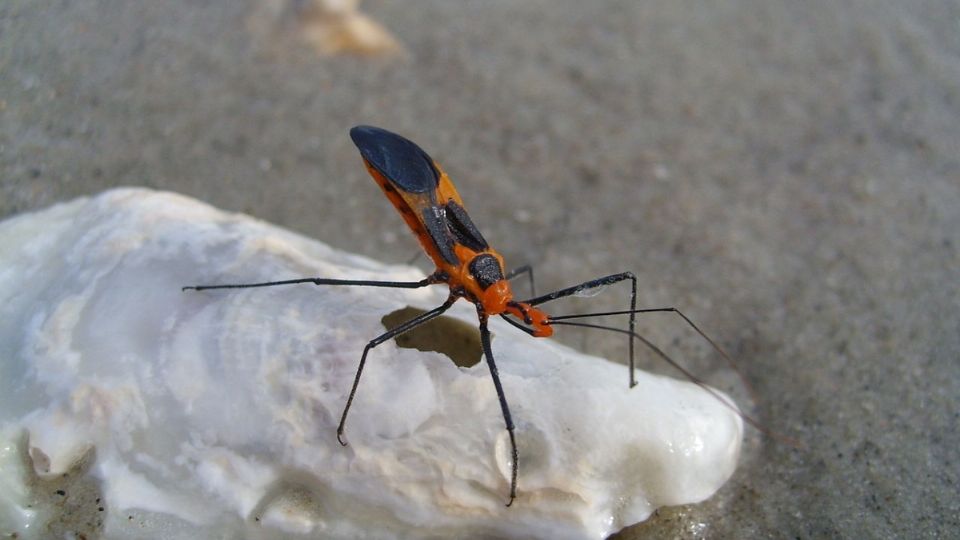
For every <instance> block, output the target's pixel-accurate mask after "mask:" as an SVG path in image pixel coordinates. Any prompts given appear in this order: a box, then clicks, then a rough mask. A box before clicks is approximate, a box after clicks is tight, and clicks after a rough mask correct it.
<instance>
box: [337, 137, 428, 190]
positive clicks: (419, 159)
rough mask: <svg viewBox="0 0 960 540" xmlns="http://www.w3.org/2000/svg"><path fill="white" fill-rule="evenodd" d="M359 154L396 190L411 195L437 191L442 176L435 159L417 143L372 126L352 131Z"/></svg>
mask: <svg viewBox="0 0 960 540" xmlns="http://www.w3.org/2000/svg"><path fill="white" fill-rule="evenodd" d="M350 138H351V139H353V144H355V145H357V148H359V149H360V155H361V156H363V159H365V160H367V163H369V164H370V165H371V166H373V168H375V169H376V170H377V171H379V172H380V174H382V175H383V176H384V178H386V179H387V180H389V181H390V182H391V183H393V184H394V185H395V186H396V187H397V188H399V189H400V190H402V191H406V192H408V193H428V192H432V191H435V190H436V189H437V184H438V183H439V181H440V174H439V173H438V172H437V170H436V168H434V166H433V160H432V159H430V156H428V155H427V153H426V152H424V151H423V149H421V148H420V147H419V146H417V145H416V144H415V143H413V142H412V141H410V140H409V139H406V138H404V137H401V136H400V135H397V134H396V133H391V132H389V131H387V130H385V129H381V128H378V127H373V126H356V127H354V128H353V129H351V130H350Z"/></svg>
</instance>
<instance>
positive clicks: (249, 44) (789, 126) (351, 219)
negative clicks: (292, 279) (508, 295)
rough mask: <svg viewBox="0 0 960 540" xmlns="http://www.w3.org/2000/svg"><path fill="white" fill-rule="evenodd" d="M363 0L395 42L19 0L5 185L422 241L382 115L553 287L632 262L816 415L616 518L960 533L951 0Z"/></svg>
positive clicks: (663, 533)
mask: <svg viewBox="0 0 960 540" xmlns="http://www.w3.org/2000/svg"><path fill="white" fill-rule="evenodd" d="M360 8H361V9H362V11H363V12H364V13H365V14H367V15H368V16H369V17H370V18H371V19H372V20H374V21H378V22H379V23H381V24H382V25H383V26H384V27H386V28H387V29H388V30H389V31H390V32H391V33H392V34H393V35H394V36H395V38H396V39H397V41H398V42H399V44H400V45H401V46H402V47H403V49H404V52H402V53H400V54H393V55H385V56H384V55H379V56H378V55H357V54H333V55H330V54H326V53H329V52H331V50H332V48H335V46H333V47H329V46H327V45H329V43H328V44H327V45H325V44H324V43H322V42H320V41H318V39H322V36H321V38H317V35H316V32H321V33H322V32H323V31H324V30H323V28H320V29H319V30H318V29H317V26H316V24H321V26H322V24H325V23H316V20H317V18H318V17H320V18H321V19H322V14H321V15H317V13H316V8H315V7H311V6H310V5H309V4H308V0H300V1H299V2H297V1H285V0H244V1H239V2H238V1H228V0H216V1H210V2H190V1H182V0H181V1H163V2H126V1H119V0H115V1H109V0H75V1H69V2H65V1H51V0H5V1H3V2H2V3H0V216H9V215H12V214H15V213H19V212H25V211H30V210H34V209H39V208H42V207H45V206H47V205H50V204H52V203H56V202H59V201H65V200H68V199H71V198H74V197H77V196H82V195H90V194H94V193H97V192H100V191H102V190H105V189H108V188H111V187H114V186H119V185H139V186H149V187H152V188H156V189H164V190H172V191H177V192H181V193H184V194H187V195H190V196H193V197H197V198H199V199H202V200H205V201H208V202H210V203H211V204H214V205H216V206H219V207H222V208H225V209H230V210H235V211H241V212H247V213H250V214H252V215H254V216H257V217H259V218H262V219H264V220H268V221H271V222H275V223H278V224H280V225H283V226H286V227H289V228H291V229H294V230H297V231H299V232H302V233H304V234H306V235H309V236H312V237H316V238H318V239H320V240H323V241H325V242H327V243H329V244H331V245H333V246H336V247H339V248H343V249H347V250H350V251H354V252H359V253H362V254H366V255H369V256H372V257H376V258H378V259H382V260H385V261H388V262H403V261H406V260H408V259H410V257H411V256H412V255H413V254H414V253H416V252H417V246H416V244H415V243H414V241H413V240H412V239H411V238H409V237H408V236H409V235H408V234H407V232H406V231H405V230H404V229H403V227H402V224H401V221H400V219H399V218H398V217H397V216H396V215H395V213H394V211H393V209H392V208H391V207H390V206H389V205H388V203H387V201H386V200H385V199H384V198H383V196H382V195H381V193H380V192H379V190H378V189H377V188H376V186H375V185H374V184H373V183H372V181H371V180H370V179H369V178H368V176H367V174H366V172H365V171H364V169H363V167H362V166H361V164H360V161H359V157H358V155H357V153H356V150H355V148H354V146H353V145H352V143H351V142H350V140H349V138H348V137H347V130H348V129H349V128H350V127H351V126H352V125H355V124H359V123H369V124H375V125H380V126H383V127H386V128H388V129H391V130H394V131H397V132H400V133H403V134H405V135H407V136H409V137H410V138H412V139H413V140H415V141H417V142H418V143H419V144H421V145H422V146H423V147H424V148H425V149H426V150H427V151H428V152H429V153H430V154H431V155H433V157H434V158H436V159H437V160H438V161H439V162H440V163H441V164H442V165H443V166H444V167H445V169H446V170H447V172H448V173H450V175H451V177H452V178H453V179H454V181H455V182H456V183H457V186H458V188H459V190H460V193H461V195H463V198H464V200H465V202H466V204H467V207H468V209H469V210H470V212H471V215H472V216H473V218H474V220H475V221H476V222H477V223H478V224H479V225H480V227H481V229H482V230H483V232H484V235H485V236H486V237H487V239H488V240H490V241H491V243H493V244H494V245H495V246H497V247H498V249H500V251H501V252H502V253H503V254H504V255H505V256H506V257H507V260H508V261H511V262H512V263H514V264H516V265H519V264H523V263H531V264H533V265H534V266H535V268H536V272H537V279H538V286H539V288H540V289H541V290H548V289H553V288H558V287H561V286H565V285H569V284H573V283H577V282H580V281H583V280H585V279H588V278H592V277H595V276H599V275H604V274H609V273H614V272H619V271H623V270H632V271H633V272H635V273H636V274H637V275H638V277H639V278H640V280H641V284H640V289H641V304H642V305H644V306H649V307H660V306H668V305H673V306H677V307H680V308H681V309H683V310H685V311H686V312H687V314H688V315H690V316H691V317H692V318H694V320H696V321H697V322H698V323H699V324H700V325H701V326H702V327H703V328H704V329H705V330H706V331H707V332H708V333H709V334H711V335H712V336H714V337H715V338H716V339H718V341H720V342H721V343H722V344H723V345H724V346H725V347H727V348H728V350H729V351H731V352H732V353H733V355H734V356H735V357H736V359H737V361H738V362H739V364H740V365H741V368H742V369H743V370H744V372H745V373H746V376H747V378H748V379H749V380H750V382H751V383H752V384H753V385H754V387H755V388H756V391H757V394H758V401H757V403H755V404H754V405H751V404H750V401H749V398H748V395H747V393H746V391H745V390H744V389H743V387H742V386H740V385H739V384H738V383H737V378H736V376H735V374H733V373H731V372H730V370H729V369H727V368H726V367H724V365H723V364H722V362H721V361H720V360H719V359H717V358H716V357H713V356H711V355H710V354H709V350H708V348H707V346H706V345H705V344H704V343H702V342H701V341H700V340H698V339H697V338H696V336H693V335H691V333H690V332H687V331H685V330H684V329H683V328H682V327H681V325H680V324H679V323H678V322H677V321H675V320H674V319H672V318H669V317H659V318H658V317H648V318H644V319H643V322H642V324H641V327H642V328H643V331H644V332H645V334H646V335H648V336H650V337H651V338H652V339H653V340H655V341H658V342H660V343H661V344H663V345H665V346H666V347H667V348H668V349H669V351H670V353H671V354H673V355H674V356H675V357H676V358H678V359H680V360H682V361H683V362H684V363H685V364H686V365H688V366H690V367H691V369H693V370H695V371H696V372H697V373H699V374H701V375H703V376H704V377H705V378H707V379H708V380H710V381H711V382H712V383H713V384H716V385H717V386H719V387H721V388H724V389H727V390H729V391H731V392H732V393H733V394H734V395H736V396H737V397H738V400H739V401H740V403H742V404H743V406H744V407H745V408H746V409H749V410H751V411H753V412H754V413H756V414H758V415H760V416H761V417H762V418H763V419H764V421H765V422H766V423H768V424H769V425H770V426H771V427H772V428H773V429H775V430H777V431H779V432H782V433H785V434H788V435H790V436H793V437H796V438H797V439H800V440H801V441H803V443H804V444H805V448H804V449H796V448H791V447H790V446H788V445H784V444H781V443H778V442H776V441H774V440H771V439H770V438H767V437H763V436H761V435H759V434H758V433H757V432H756V431H750V432H749V433H748V435H747V438H746V445H745V454H744V457H743V460H742V464H741V467H740V469H739V470H738V472H737V474H736V475H735V476H734V478H733V479H732V480H731V481H730V483H728V484H727V485H726V486H725V487H724V488H723V489H722V490H721V491H720V492H719V493H718V494H717V495H716V496H714V497H713V498H711V499H710V500H708V501H706V502H704V503H702V504H697V505H690V506H684V507H677V508H667V509H663V510H661V511H660V512H659V513H658V515H657V516H655V517H654V518H653V519H652V520H651V521H649V522H647V523H645V524H642V525H640V526H637V527H634V528H632V529H630V530H627V531H624V532H623V533H622V537H623V538H641V537H642V538H677V537H679V538H690V537H710V538H804V539H806V538H835V537H843V538H939V537H955V536H956V535H957V534H958V533H957V530H960V494H958V485H960V451H958V448H960V431H958V428H957V424H958V414H960V413H958V411H960V406H958V403H960V256H958V248H960V4H958V3H957V2H955V1H951V0H921V1H911V2H901V1H897V0H876V1H870V2H867V1H859V0H857V1H849V2H832V1H828V0H809V1H806V2H796V1H791V0H740V1H737V0H721V1H718V2H691V1H686V0H681V1H676V2H658V3H650V2H635V1H611V2H585V1H582V0H581V1H566V0H563V1H561V0H555V1H551V2H546V1H540V0H524V1H522V2H517V1H511V2H507V1H497V0H492V1H484V2H446V1H417V2H411V1H399V0H376V1H375V0H369V1H366V2H364V3H363V4H362V5H361V6H360ZM354 22H356V21H354ZM315 23H316V24H315ZM363 24H366V23H363ZM363 24H361V26H362V25H363ZM338 39H339V38H338ZM334 41H336V40H334ZM417 264H419V265H420V266H421V267H424V268H425V267H426V261H425V259H422V258H421V259H420V260H419V261H418V262H417ZM175 293H176V291H174V292H172V293H171V294H175ZM623 302H624V300H623V298H622V297H621V296H620V294H618V291H616V290H611V291H608V292H606V293H605V294H602V295H600V296H598V297H596V298H592V299H590V305H591V306H597V307H599V308H607V307H620V306H621V305H622V304H623ZM573 309H574V308H572V307H571V308H568V309H563V308H561V307H559V306H558V307H557V308H555V309H554V311H556V312H558V313H561V312H566V311H572V310H573ZM558 333H560V334H562V337H561V339H562V340H563V341H566V342H567V343H570V344H571V345H573V346H576V347H578V348H581V349H583V350H586V351H589V352H593V353H596V354H600V355H605V356H609V357H612V358H623V357H624V355H625V346H624V344H623V343H622V342H621V341H622V340H620V339H616V338H614V337H611V336H609V335H595V334H581V333H577V332H558ZM644 361H645V363H647V364H648V365H649V366H651V367H652V368H653V369H655V370H657V371H662V372H669V371H668V370H666V369H664V368H662V367H661V366H658V365H656V362H655V360H654V359H652V358H651V357H646V358H645V359H644ZM507 391H508V392H509V389H507ZM521 486H522V484H521ZM520 502H521V503H522V500H521V501H520Z"/></svg>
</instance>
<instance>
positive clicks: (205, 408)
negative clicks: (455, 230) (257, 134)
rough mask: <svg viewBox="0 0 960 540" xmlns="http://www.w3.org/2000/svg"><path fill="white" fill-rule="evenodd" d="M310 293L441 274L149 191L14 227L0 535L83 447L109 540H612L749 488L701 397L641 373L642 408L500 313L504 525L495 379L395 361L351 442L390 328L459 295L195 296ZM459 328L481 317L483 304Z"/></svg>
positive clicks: (445, 366) (713, 407) (51, 507)
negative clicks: (735, 485) (514, 473)
mask: <svg viewBox="0 0 960 540" xmlns="http://www.w3.org/2000/svg"><path fill="white" fill-rule="evenodd" d="M358 225H360V224H358ZM309 276H325V277H332V278H346V279H383V280H408V281H409V280H417V279H420V278H422V277H423V275H422V273H420V272H419V271H418V270H416V269H413V268H410V267H406V266H386V265H383V264H380V263H377V262H375V261H372V260H370V259H367V258H363V257H360V256H356V255H351V254H348V253H344V252H341V251H337V250H334V249H331V248H330V247H328V246H326V245H324V244H322V243H320V242H317V241H314V240H310V239H307V238H304V237H302V236H298V235H296V234H293V233H291V232H289V231H286V230H283V229H280V228H277V227H274V226H271V225H269V224H266V223H263V222H260V221H257V220H255V219H252V218H250V217H247V216H243V215H238V214H228V213H224V212H221V211H219V210H216V209H214V208H212V207H210V206H207V205H205V204H202V203H200V202H197V201H195V200H192V199H189V198H186V197H183V196H180V195H176V194H171V193H159V192H153V191H149V190H143V189H118V190H113V191H109V192H106V193H104V194H101V195H99V196H97V197H94V198H90V199H79V200H76V201H73V202H70V203H66V204H62V205H58V206H55V207H53V208H50V209H47V210H44V211H41V212H37V213H32V214H27V215H22V216H18V217H15V218H12V219H9V220H7V221H4V222H2V223H0V491H2V492H3V494H2V495H0V523H10V524H11V525H9V526H7V525H4V526H3V527H7V528H3V527H0V532H2V533H8V532H13V531H16V532H18V533H19V534H20V537H21V538H30V537H43V534H44V532H43V531H44V530H45V527H47V526H48V522H50V521H51V520H52V519H54V518H55V517H56V514H57V512H58V511H59V510H58V508H61V507H60V506H57V504H58V503H57V501H56V500H55V499H56V497H55V496H53V499H51V500H50V501H47V500H46V499H43V498H42V497H40V496H39V495H37V493H36V490H37V486H38V484H39V483H42V482H44V481H45V480H43V479H44V478H60V477H62V474H63V473H65V472H71V471H73V472H76V470H77V469H76V463H77V460H78V459H80V458H81V457H83V456H85V455H86V456H87V458H88V460H92V464H90V465H89V470H88V474H89V475H91V476H92V477H94V478H96V479H97V480H98V482H99V486H98V487H97V486H96V484H94V487H93V488H84V489H87V490H89V489H93V490H94V491H97V493H96V494H97V496H98V498H99V499H100V501H101V502H100V503H99V505H100V506H101V507H103V508H104V510H103V511H100V510H99V509H98V508H91V509H90V512H91V516H93V517H98V518H99V519H100V520H101V522H102V532H103V533H104V534H105V536H106V537H108V538H146V537H166V538H177V537H179V538H204V537H206V538H225V537H237V538H241V537H246V538H278V537H290V538H300V537H317V538H320V537H322V538H337V537H343V538H349V537H356V536H366V537H378V538H391V537H405V538H411V537H427V536H432V537H446V536H460V537H477V536H481V535H485V536H502V537H512V538H515V537H525V536H528V537H540V538H604V537H605V536H606V535H608V534H610V533H612V532H615V531H617V530H619V529H620V528H622V527H625V526H627V525H630V524H633V523H636V522H638V521H641V520H643V519H645V518H646V517H647V516H649V515H650V513H651V512H652V511H653V510H654V509H655V508H657V507H658V506H662V505H676V504H684V503H691V502H695V501H700V500H702V499H704V498H706V497H709V496H710V495H711V494H712V493H713V492H714V491H715V490H717V489H718V488H719V487H720V485H721V484H723V482H724V481H726V480H727V478H729V477H730V475H731V474H732V473H733V471H734V468H735V466H736V461H737V457H738V454H739V450H740V441H741V436H742V422H741V419H740V418H739V417H738V416H737V415H736V414H734V413H733V412H732V411H731V410H730V409H728V408H726V407H724V406H723V405H722V404H721V403H719V402H718V400H717V399H715V398H714V397H711V396H710V395H708V394H707V393H706V392H704V391H703V390H702V389H700V388H698V387H696V386H694V385H692V384H689V383H686V382H681V381H676V380H673V379H669V378H663V377H658V376H652V375H647V374H644V373H638V376H637V377H638V378H637V380H638V381H639V384H638V386H637V387H635V388H633V389H632V390H628V389H627V379H628V377H627V370H626V368H625V367H624V366H622V365H618V364H614V363H611V362H608V361H606V360H602V359H599V358H595V357H591V356H587V355H583V354H580V353H578V352H575V351H573V350H571V349H569V348H567V347H564V346H561V345H559V344H557V343H555V342H553V341H551V340H548V339H535V338H532V337H530V336H528V335H526V334H524V333H522V332H520V331H518V330H516V329H514V328H512V327H510V326H508V325H506V324H505V323H503V321H500V320H498V319H497V320H492V321H491V324H492V325H491V328H492V330H493V332H494V334H495V338H494V341H493V349H494V354H495V356H496V360H497V364H498V366H499V368H500V374H501V378H502V381H503V386H504V389H505V392H506V394H507V399H508V401H509V403H510V407H511V409H512V412H513V416H514V420H515V421H516V424H517V432H516V433H517V440H518V444H519V448H520V469H519V494H518V498H517V500H516V502H515V503H514V505H513V506H512V507H511V508H506V507H505V506H504V503H505V501H506V499H507V493H508V491H509V478H510V470H509V469H510V463H509V441H508V439H507V437H506V432H505V430H504V425H503V419H502V417H501V413H500V408H499V404H498V402H497V397H496V393H495V390H494V387H493V384H492V382H491V380H490V375H489V372H488V370H487V367H486V365H485V364H484V363H483V362H481V363H480V364H478V365H476V366H473V367H471V368H459V367H457V366H455V365H454V364H453V363H452V362H451V361H450V359H449V358H447V357H446V356H444V355H442V354H440V353H435V352H421V351H417V350H412V349H406V348H399V347H398V346H397V345H396V344H395V343H394V342H392V341H391V342H387V343H384V344H383V345H381V346H379V347H377V348H376V349H374V350H373V352H371V354H370V357H369V359H368V362H367V368H366V370H365V372H364V377H363V380H362V381H361V383H360V388H359V392H358V394H357V398H356V400H355V402H354V406H353V409H352V410H351V413H350V418H349V420H348V422H347V429H346V433H347V438H348V440H349V443H350V444H349V446H346V447H342V446H340V444H338V442H337V438H336V436H335V426H336V423H337V421H338V420H339V417H340V413H341V411H342V408H343V406H344V403H345V400H346V395H347V393H348V391H349V389H350V385H351V382H352V380H353V376H354V373H355V370H356V366H357V361H358V359H359V357H360V352H361V351H362V349H363V347H364V345H365V344H366V343H367V341H369V340H370V339H372V338H373V337H375V336H377V335H379V334H380V333H382V332H383V331H384V327H383V325H382V323H381V317H382V316H383V315H385V314H387V313H390V312H392V311H395V310H397V309H401V308H403V307H406V306H408V305H412V306H416V307H419V308H424V309H429V308H432V307H435V306H437V305H439V304H440V303H441V302H442V300H443V299H444V298H445V294H446V291H445V290H444V288H443V287H441V286H435V287H430V288H427V289H420V290H397V289H380V288H367V287H317V286H314V285H292V286H283V287H271V288H262V289H248V290H242V291H236V290H235V291H204V292H195V291H186V292H181V290H180V288H181V286H183V285H190V284H201V283H203V284H205V283H217V282H220V283H223V282H256V281H268V280H278V279H289V278H297V277H309ZM450 313H451V315H452V316H453V317H457V318H461V319H463V320H464V321H468V322H470V324H474V325H475V324H476V314H475V311H474V310H473V307H472V306H470V305H469V304H467V303H465V302H460V303H458V305H457V306H455V308H454V309H453V310H451V312H450ZM558 331H562V328H559V329H558ZM24 440H28V441H29V442H28V443H26V444H25V443H24V442H23V441H24ZM91 449H94V450H95V453H93V454H90V453H88V452H89V451H90V450H91ZM24 453H29V455H30V456H31V457H32V461H27V460H26V459H25V458H23V456H22V454H24ZM27 463H32V468H33V469H36V472H37V473H39V474H40V478H36V477H35V475H34V474H33V471H31V470H29V468H27V465H26V464H27ZM76 489H81V488H76ZM64 496H65V497H79V496H80V494H79V493H76V492H71V491H69V490H68V491H67V492H66V493H65V495H64ZM38 497H40V498H38Z"/></svg>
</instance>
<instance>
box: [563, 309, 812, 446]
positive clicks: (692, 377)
mask: <svg viewBox="0 0 960 540" xmlns="http://www.w3.org/2000/svg"><path fill="white" fill-rule="evenodd" d="M650 311H665V310H664V309H652V310H634V312H650ZM666 311H676V310H674V309H673V308H670V309H667V310H666ZM623 313H630V311H623V312H609V313H603V314H598V313H590V314H581V315H565V316H559V317H551V318H550V324H556V325H563V326H578V327H581V328H594V329H597V330H607V331H609V332H616V333H618V334H626V335H628V336H630V337H632V338H635V339H637V340H639V341H640V342H641V343H643V344H644V345H646V346H647V348H649V349H650V350H651V351H653V353H654V354H656V355H657V356H659V357H660V359H661V360H663V361H664V362H666V363H667V364H669V365H670V366H671V367H673V368H674V369H676V370H677V371H679V372H680V373H683V375H684V376H685V377H686V378H687V379H689V380H690V382H692V383H693V384H696V385H697V386H699V387H700V388H702V389H703V390H705V391H706V392H707V393H708V394H710V395H711V396H713V397H714V398H715V399H716V400H717V401H719V402H720V403H722V404H723V405H724V406H725V407H727V408H728V409H730V410H731V411H733V412H735V413H736V414H737V415H738V416H739V417H740V418H742V419H743V421H744V422H746V423H748V424H750V425H751V426H753V427H754V428H755V429H756V430H757V431H759V432H760V433H763V434H764V435H766V436H768V437H770V438H772V439H776V440H778V441H780V442H783V443H785V444H787V445H789V446H792V447H794V448H801V447H802V445H801V444H800V443H799V441H797V440H796V439H793V438H791V437H788V436H786V435H782V434H780V433H777V432H776V431H773V430H772V429H770V428H768V427H767V426H766V425H765V424H764V423H763V422H761V421H759V420H757V419H755V418H753V417H752V416H750V415H748V414H744V413H743V412H742V411H740V409H738V408H737V406H736V405H734V404H733V403H732V402H731V401H730V400H729V399H725V398H724V396H722V395H720V393H719V392H717V391H716V390H714V389H713V388H711V387H710V386H709V385H707V383H706V382H704V381H703V380H702V379H700V378H699V377H697V376H696V375H694V374H693V373H692V372H690V370H688V369H687V368H685V367H683V366H681V365H680V364H679V363H678V362H677V361H676V360H674V359H673V358H671V357H670V355H668V354H667V353H665V352H663V350H662V349H661V348H660V347H657V346H656V345H655V344H654V343H653V342H651V341H650V340H649V339H647V338H645V337H643V336H642V335H640V334H638V333H636V332H631V331H630V330H624V329H622V328H616V327H613V326H604V325H602V324H594V323H585V322H575V321H569V320H559V321H558V320H557V319H572V318H578V317H589V316H591V315H613V314H623ZM681 316H682V315H681ZM684 319H686V320H687V321H689V319H687V318H686V317H684ZM690 324H691V326H693V327H694V328H695V329H696V328H697V327H696V325H694V324H693V323H692V322H691V323H690ZM697 331H698V333H700V335H703V332H700V330H699V329H697ZM704 337H705V338H706V339H707V341H709V342H710V343H713V341H712V340H710V338H707V337H706V336H704ZM714 346H715V347H716V345H715V344H714ZM721 352H722V351H721ZM724 356H726V355H724ZM727 358H728V359H729V357H727ZM738 373H739V370H738Z"/></svg>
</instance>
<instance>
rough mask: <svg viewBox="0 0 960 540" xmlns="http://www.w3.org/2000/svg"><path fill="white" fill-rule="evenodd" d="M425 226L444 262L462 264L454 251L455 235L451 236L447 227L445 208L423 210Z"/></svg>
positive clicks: (435, 207)
mask: <svg viewBox="0 0 960 540" xmlns="http://www.w3.org/2000/svg"><path fill="white" fill-rule="evenodd" d="M423 225H424V227H426V228H427V234H428V235H430V239H431V240H433V245H434V246H436V247H437V251H439V252H440V256H441V257H443V260H445V261H447V262H448V263H450V264H460V259H458V258H457V254H456V253H455V252H454V251H453V242H454V238H453V235H452V234H450V228H449V227H448V226H447V220H446V218H445V217H444V211H443V208H441V207H439V206H430V207H427V208H424V209H423Z"/></svg>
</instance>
